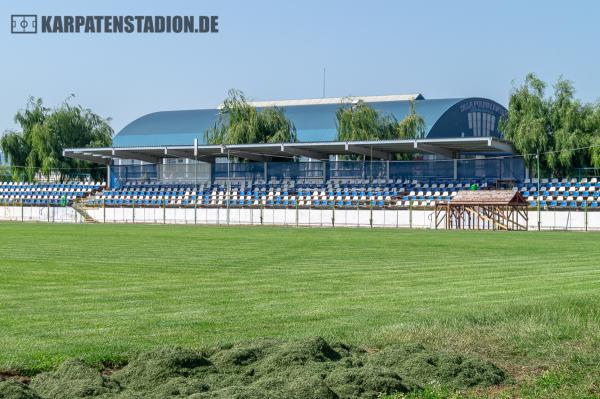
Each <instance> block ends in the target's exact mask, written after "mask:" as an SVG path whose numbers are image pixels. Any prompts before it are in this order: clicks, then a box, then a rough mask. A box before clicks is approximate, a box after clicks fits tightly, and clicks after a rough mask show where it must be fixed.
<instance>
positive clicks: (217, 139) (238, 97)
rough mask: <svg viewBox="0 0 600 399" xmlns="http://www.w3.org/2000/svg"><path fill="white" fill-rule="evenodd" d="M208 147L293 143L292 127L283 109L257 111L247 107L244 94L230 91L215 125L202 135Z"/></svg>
mask: <svg viewBox="0 0 600 399" xmlns="http://www.w3.org/2000/svg"><path fill="white" fill-rule="evenodd" d="M204 137H205V141H206V142H207V143H208V144H257V143H281V142H296V141H298V138H297V135H296V128H295V127H294V125H293V123H292V122H291V121H290V120H289V119H287V118H286V117H285V114H284V112H283V109H281V108H278V107H272V108H265V109H263V110H260V111H258V110H257V109H256V108H255V107H253V106H251V105H250V104H248V101H247V100H246V97H245V96H244V93H242V92H241V91H239V90H235V89H232V90H230V91H229V93H228V96H227V99H225V101H224V102H223V106H222V107H221V109H220V112H219V119H218V120H217V122H216V123H215V125H214V126H213V127H212V128H211V129H209V130H208V131H206V132H205V134H204Z"/></svg>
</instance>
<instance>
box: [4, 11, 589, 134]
mask: <svg viewBox="0 0 600 399" xmlns="http://www.w3.org/2000/svg"><path fill="white" fill-rule="evenodd" d="M0 11H1V12H0V50H1V54H2V61H1V63H0V71H1V73H0V93H1V94H0V132H2V131H4V130H5V129H9V128H13V127H14V124H13V121H12V118H13V115H14V113H15V111H17V110H18V109H19V108H22V107H23V106H24V104H25V102H26V99H27V97H28V96H30V95H33V96H36V97H42V98H43V99H44V100H45V102H46V103H47V104H48V105H56V104H57V103H59V102H61V101H62V100H64V99H65V98H66V97H67V96H68V95H69V94H71V93H73V94H75V95H76V99H75V101H76V102H77V103H80V104H82V105H84V106H86V107H89V108H91V109H92V110H94V111H95V112H97V113H98V114H100V115H102V116H105V117H111V118H112V119H113V122H112V126H113V128H114V129H115V131H119V130H120V129H121V128H122V127H124V126H125V125H126V124H127V123H128V122H130V121H132V120H133V119H135V118H137V117H139V116H141V115H143V114H146V113H149V112H153V111H159V110H170V109H192V108H208V107H215V106H216V105H218V104H219V103H220V102H221V101H222V100H223V98H224V97H225V95H226V92H227V90H228V89H229V88H232V87H235V88H239V89H242V90H243V91H244V92H245V93H246V94H247V95H248V96H249V97H250V98H252V99H256V100H268V99H294V98H312V97H321V94H322V73H323V67H326V69H327V83H326V95H327V96H346V95H380V94H402V93H414V92H420V93H423V94H424V96H425V97H426V98H443V97H464V96H482V97H489V98H492V99H494V100H496V101H499V102H500V103H503V104H506V103H507V101H508V95H509V92H510V89H511V85H512V81H513V80H516V81H517V82H520V81H521V80H522V79H523V77H524V76H525V74H526V73H527V72H529V71H534V72H536V73H537V74H538V75H539V76H540V77H541V78H542V79H544V80H547V81H554V80H555V79H556V78H557V77H558V76H559V75H561V74H562V75H564V76H565V77H567V78H569V79H571V80H573V81H574V82H575V85H576V88H577V95H578V96H579V97H580V98H582V99H583V100H585V101H595V100H596V99H597V98H598V97H600V79H599V77H598V71H600V52H599V51H598V43H599V41H600V24H599V23H598V20H599V17H600V2H597V1H591V0H590V1H577V2H571V3H568V2H565V1H548V0H546V1H523V0H519V1H517V0H503V1H493V2H482V1H474V0H473V1H471V0H469V1H466V0H465V1H462V0H456V1H441V0H440V1H392V0H389V1H373V0H371V1H341V0H340V1H324V0H317V1H313V0H310V1H307V0H303V1H295V2H292V1H282V0H279V1H259V0H256V1H242V0H240V1H226V0H220V1H217V0H211V1H208V0H204V1H191V0H189V1H184V0H179V1H177V0H170V1H133V0H130V1H124V0H118V1H117V0H103V1H100V0H97V1H75V0H71V1H67V0H53V1H32V0H2V2H1V3H0ZM22 13H32V14H39V15H218V16H219V28H220V33H218V34H214V35H195V34H187V35H184V34H177V35H176V34H154V35H153V34H106V33H105V34H75V35H67V34H56V35H50V34H38V35H11V34H10V15H11V14H22Z"/></svg>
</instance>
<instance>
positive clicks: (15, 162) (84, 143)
mask: <svg viewBox="0 0 600 399" xmlns="http://www.w3.org/2000/svg"><path fill="white" fill-rule="evenodd" d="M71 98H72V97H69V98H68V99H67V100H66V101H65V102H64V103H62V104H61V105H60V106H59V107H57V108H55V109H50V108H47V107H45V106H44V105H43V102H42V99H41V98H37V99H35V98H33V97H31V98H29V100H28V102H27V106H26V107H25V109H24V110H21V111H19V112H17V114H16V115H15V118H14V120H15V123H17V124H18V125H19V126H20V128H21V130H20V131H8V132H6V133H5V134H4V135H3V136H2V138H1V139H0V147H1V148H2V151H3V152H4V153H5V154H6V155H7V156H8V159H9V161H10V165H11V167H12V168H13V175H15V176H18V177H20V178H27V179H29V180H31V179H33V178H34V176H35V175H36V174H37V173H42V174H43V175H49V174H50V173H51V172H52V171H54V170H55V171H58V173H59V174H60V175H61V176H64V175H68V174H70V173H72V172H76V171H82V170H87V169H89V172H90V173H91V174H92V177H99V176H100V175H101V173H102V172H101V170H100V167H98V166H97V165H94V164H90V163H88V162H85V161H79V160H75V159H70V158H65V157H63V156H62V151H63V149H64V148H69V147H101V146H108V145H110V143H111V140H112V134H113V130H112V128H111V127H110V125H109V120H107V119H103V118H101V117H100V116H98V115H96V114H94V113H93V112H92V111H91V110H89V109H85V108H82V107H81V106H80V105H71V104H70V102H69V101H70V99H71ZM23 171H24V172H25V173H24V174H23V173H21V172H23Z"/></svg>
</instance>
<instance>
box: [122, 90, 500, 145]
mask: <svg viewBox="0 0 600 399" xmlns="http://www.w3.org/2000/svg"><path fill="white" fill-rule="evenodd" d="M359 100H361V101H364V102H366V103H368V104H369V105H370V106H372V107H373V108H374V109H376V110H378V111H379V112H380V113H382V114H386V115H392V116H393V117H395V118H396V119H397V120H398V121H400V120H402V119H404V118H405V117H406V116H407V115H408V114H409V111H410V101H411V100H414V104H415V111H416V112H417V114H419V115H420V116H421V117H422V118H423V119H424V120H425V126H426V128H425V138H428V139H429V138H460V137H498V138H501V137H502V134H501V132H499V131H498V123H499V121H500V118H501V117H502V116H503V115H505V114H506V112H507V110H506V108H504V107H503V106H502V105H500V104H498V103H497V102H495V101H493V100H490V99H486V98H480V97H470V98H453V99H432V100H427V99H425V98H423V96H422V95H420V94H414V95H392V96H370V97H345V98H322V99H307V100H285V101H265V102H251V103H250V104H251V105H254V106H256V107H257V108H259V109H261V108H265V107H271V106H278V107H281V108H283V110H284V112H285V115H286V116H287V117H288V118H289V119H290V120H291V121H292V122H293V124H294V126H295V127H296V130H297V133H298V141H299V142H330V141H334V140H335V139H336V133H337V130H336V117H335V112H336V111H337V110H338V109H339V108H340V107H341V106H350V105H351V104H352V103H355V102H357V101H359ZM218 116H219V109H218V108H215V109H200V110H183V111H162V112H154V113H151V114H147V115H144V116H142V117H140V118H138V119H136V120H134V121H133V122H131V123H129V124H128V125H127V126H125V127H124V128H123V129H122V130H121V131H120V132H119V133H117V134H116V135H115V137H114V138H113V146H115V147H139V146H173V145H190V144H192V143H193V142H194V140H195V139H198V143H199V144H205V142H204V133H205V132H206V130H207V129H209V128H210V127H212V126H213V125H214V124H215V122H216V121H217V119H218Z"/></svg>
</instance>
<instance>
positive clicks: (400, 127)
mask: <svg viewBox="0 0 600 399" xmlns="http://www.w3.org/2000/svg"><path fill="white" fill-rule="evenodd" d="M336 120H337V139H338V140H339V141H378V140H403V139H415V138H419V137H423V136H424V135H425V121H424V120H423V118H422V117H421V116H420V115H418V114H417V113H416V111H415V106H414V102H413V101H410V102H409V113H408V115H407V116H406V117H405V118H404V119H402V120H401V121H400V122H398V121H397V120H396V118H395V117H394V116H393V115H389V114H387V115H382V114H380V113H379V112H378V111H377V110H375V109H374V108H373V107H371V106H370V105H368V104H367V103H365V102H363V101H358V102H357V103H356V104H352V105H351V106H349V107H341V108H339V109H338V110H337V111H336ZM396 158H397V159H410V155H407V154H397V156H396Z"/></svg>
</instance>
